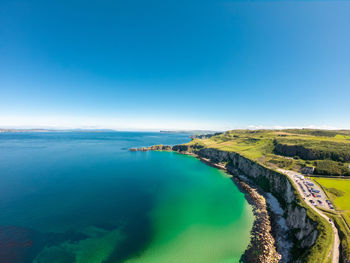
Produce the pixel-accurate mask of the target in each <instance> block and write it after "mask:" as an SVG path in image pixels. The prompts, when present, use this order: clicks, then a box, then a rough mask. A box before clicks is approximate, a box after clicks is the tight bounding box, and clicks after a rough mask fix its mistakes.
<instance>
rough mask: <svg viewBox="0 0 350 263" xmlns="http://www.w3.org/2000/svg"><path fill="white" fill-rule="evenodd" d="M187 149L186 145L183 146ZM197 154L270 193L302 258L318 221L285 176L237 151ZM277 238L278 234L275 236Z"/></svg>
mask: <svg viewBox="0 0 350 263" xmlns="http://www.w3.org/2000/svg"><path fill="white" fill-rule="evenodd" d="M186 151H188V148H187V149H186ZM195 152H196V153H197V154H198V156H199V157H203V158H207V159H210V161H211V162H213V163H220V162H227V166H226V168H227V170H228V171H229V172H230V173H232V174H233V175H238V174H244V175H245V176H246V177H247V178H248V179H250V180H251V181H253V182H254V184H256V185H257V186H259V187H260V188H261V189H262V190H263V191H265V192H266V193H267V192H270V193H271V194H272V195H273V196H274V197H275V198H276V200H278V202H279V203H280V204H281V207H282V208H283V211H284V213H283V217H284V220H285V221H284V222H285V224H286V226H287V227H288V228H289V231H288V232H289V233H288V234H289V236H291V237H292V239H294V240H295V241H297V242H293V243H294V246H295V249H294V251H300V253H301V254H300V255H296V256H297V257H301V256H302V253H303V252H304V251H305V249H307V248H310V247H311V246H312V245H313V244H314V243H315V241H316V239H317V237H318V231H317V229H316V228H317V223H316V222H314V221H312V220H311V219H310V218H309V217H308V216H307V211H306V209H305V208H304V207H302V206H301V205H300V204H299V203H298V201H297V198H296V196H295V193H294V188H293V186H292V185H291V183H290V181H289V180H288V178H287V177H286V176H284V175H283V174H281V173H278V172H276V171H273V170H270V169H268V168H266V167H263V166H262V165H260V164H258V163H256V162H253V161H251V160H249V159H247V158H245V157H243V156H241V155H239V154H237V153H234V152H225V151H221V150H217V149H210V148H205V149H200V150H196V151H195ZM276 239H277V241H278V237H277V238H276Z"/></svg>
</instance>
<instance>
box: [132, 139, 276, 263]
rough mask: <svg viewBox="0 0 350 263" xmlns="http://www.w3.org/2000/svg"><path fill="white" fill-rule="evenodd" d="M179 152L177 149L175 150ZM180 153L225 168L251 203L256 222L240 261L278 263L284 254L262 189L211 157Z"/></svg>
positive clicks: (158, 148) (166, 147)
mask: <svg viewBox="0 0 350 263" xmlns="http://www.w3.org/2000/svg"><path fill="white" fill-rule="evenodd" d="M129 150H130V151H173V150H169V147H168V146H158V145H156V146H151V147H142V148H139V149H137V148H131V149H129ZM174 152H177V151H174ZM177 153H178V154H184V155H189V156H193V157H195V158H197V159H198V160H200V161H201V162H203V163H205V164H207V165H209V166H212V167H214V168H217V169H220V170H224V171H225V172H226V173H227V174H229V175H231V180H232V182H233V183H234V184H235V185H236V186H237V187H238V189H239V191H240V192H242V193H243V194H244V197H245V199H246V200H247V202H248V204H249V205H251V207H252V211H253V215H254V222H253V226H252V229H251V231H250V241H249V244H248V246H247V248H246V250H245V251H244V253H243V255H242V256H241V259H240V262H247V263H255V262H261V263H277V262H280V260H281V258H282V256H281V255H280V254H279V253H278V252H277V248H276V240H275V238H274V237H273V235H272V233H271V231H272V227H271V225H272V221H271V220H272V219H271V217H270V214H269V212H270V210H269V209H268V205H267V201H266V199H265V197H264V196H263V195H262V194H261V193H260V190H259V189H257V188H256V187H255V186H252V185H249V184H248V183H246V182H244V180H243V178H239V177H237V176H235V177H234V176H233V174H232V173H231V172H230V171H228V170H227V169H226V167H225V165H221V164H218V163H213V162H211V161H210V160H209V159H207V158H204V157H200V156H199V155H197V154H195V153H191V152H177Z"/></svg>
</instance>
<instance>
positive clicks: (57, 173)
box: [0, 132, 253, 263]
mask: <svg viewBox="0 0 350 263" xmlns="http://www.w3.org/2000/svg"><path fill="white" fill-rule="evenodd" d="M188 140H189V138H188V135H184V134H163V133H127V132H104V133H87V132H81V133H75V132H74V133H73V132H72V133H6V134H5V133H4V134H0V211H1V213H0V258H1V262H3V263H7V262H11V263H12V262H16V263H17V262H19V263H20V262H37V263H39V262H40V263H66V262H78V263H81V262H84V263H89V262H107V263H109V262H112V263H117V262H128V263H136V262H137V263H148V262H149V263H158V262H159V263H163V262H170V263H171V262H177V263H178V262H189V263H197V262H198V263H206V262H208V263H220V262H222V263H226V262H237V261H238V260H239V258H240V256H241V254H242V253H243V252H244V250H245V248H246V247H247V245H248V243H249V233H250V229H251V227H252V222H253V216H252V211H251V208H250V206H249V205H248V204H247V202H246V201H245V199H244V196H243V194H242V193H240V192H239V191H238V189H237V188H236V186H235V185H234V184H233V183H232V181H231V180H230V179H229V178H228V176H227V175H226V174H225V173H223V172H222V171H219V170H217V169H215V168H213V167H210V166H207V165H205V164H203V163H202V162H200V161H198V160H197V159H195V158H193V157H190V156H185V155H180V154H177V153H169V152H129V151H128V150H127V149H128V148H130V147H140V146H148V145H153V144H159V143H162V144H177V143H183V142H186V141H188Z"/></svg>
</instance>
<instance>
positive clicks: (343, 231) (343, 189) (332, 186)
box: [314, 178, 350, 260]
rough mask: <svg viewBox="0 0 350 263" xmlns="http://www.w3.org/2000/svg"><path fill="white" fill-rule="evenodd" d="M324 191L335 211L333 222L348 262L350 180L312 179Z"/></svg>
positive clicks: (349, 248)
mask: <svg viewBox="0 0 350 263" xmlns="http://www.w3.org/2000/svg"><path fill="white" fill-rule="evenodd" d="M314 180H315V181H316V182H317V183H318V184H320V185H321V186H322V187H323V189H324V190H325V191H326V193H327V195H328V197H329V199H330V200H331V201H332V203H333V204H334V205H335V207H336V209H337V211H335V212H334V213H333V215H334V216H333V217H332V218H333V220H335V221H337V224H338V230H339V235H340V239H341V243H342V246H343V250H344V251H346V257H347V260H350V179H337V178H336V179H333V178H317V179H314Z"/></svg>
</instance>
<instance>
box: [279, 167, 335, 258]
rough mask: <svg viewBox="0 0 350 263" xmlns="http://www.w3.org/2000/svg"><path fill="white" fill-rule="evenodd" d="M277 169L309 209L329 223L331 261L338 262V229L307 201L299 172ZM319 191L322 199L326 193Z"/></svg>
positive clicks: (306, 194)
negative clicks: (288, 180) (300, 182)
mask: <svg viewBox="0 0 350 263" xmlns="http://www.w3.org/2000/svg"><path fill="white" fill-rule="evenodd" d="M278 170H279V171H280V172H282V173H283V174H285V175H286V176H288V177H289V178H290V179H291V180H292V181H293V182H294V184H295V186H296V188H297V190H298V192H299V194H300V195H301V197H302V198H303V199H305V202H306V203H307V204H308V205H309V207H310V208H311V209H313V210H314V211H315V212H316V213H317V214H319V215H320V216H322V217H323V218H324V219H326V220H327V222H328V223H329V224H330V225H331V227H332V230H333V236H334V242H333V249H332V263H339V245H340V239H339V235H338V230H337V228H336V227H335V226H334V223H333V222H332V221H331V220H330V218H329V217H328V216H326V215H325V214H324V213H323V212H322V211H320V210H318V209H317V208H316V207H315V206H314V205H313V204H310V203H309V202H308V198H310V196H308V195H309V194H308V193H307V192H304V191H303V189H302V187H301V184H299V179H298V178H297V177H296V175H298V176H300V175H301V174H298V173H296V172H294V171H289V170H283V169H278ZM320 191H321V193H320V194H321V199H324V198H325V197H326V195H325V194H324V193H323V191H322V189H321V190H320ZM323 202H325V200H323Z"/></svg>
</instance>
